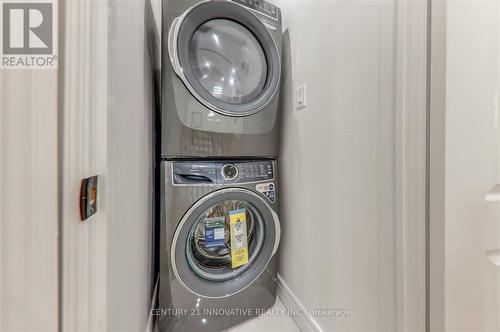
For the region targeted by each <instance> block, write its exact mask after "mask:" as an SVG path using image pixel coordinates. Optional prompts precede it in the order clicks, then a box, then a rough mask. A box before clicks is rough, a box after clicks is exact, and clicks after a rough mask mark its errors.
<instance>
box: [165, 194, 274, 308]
mask: <svg viewBox="0 0 500 332" xmlns="http://www.w3.org/2000/svg"><path fill="white" fill-rule="evenodd" d="M278 242H279V221H278V220H277V216H276V213H274V211H273V210H272V209H271V208H270V206H269V205H268V204H267V203H266V202H265V201H264V199H263V198H261V197H260V196H259V195H258V194H256V193H253V192H251V191H249V190H246V189H239V188H238V189H236V188H231V189H221V190H219V191H216V192H213V193H211V194H209V195H207V196H206V197H204V198H202V199H201V200H200V201H198V202H197V203H196V204H195V205H193V207H191V208H190V209H189V211H187V213H186V214H185V215H184V217H183V218H182V220H181V221H180V222H179V225H178V227H177V229H176V231H175V234H174V239H173V242H172V249H171V250H172V251H171V261H172V262H171V263H172V267H173V270H174V273H175V275H176V277H177V278H178V280H179V281H180V282H181V283H182V284H183V285H184V286H185V287H186V288H187V289H188V290H190V291H191V292H193V293H195V294H197V295H199V296H203V297H210V298H218V297H225V296H228V295H231V294H235V293H237V292H239V291H241V290H242V289H244V288H246V287H248V286H249V285H250V284H251V283H252V282H253V281H255V280H256V279H257V278H258V277H259V275H260V274H261V273H262V272H263V271H264V269H265V268H266V266H267V264H268V263H269V260H270V259H271V257H272V256H273V255H274V253H275V251H276V249H277V244H278Z"/></svg>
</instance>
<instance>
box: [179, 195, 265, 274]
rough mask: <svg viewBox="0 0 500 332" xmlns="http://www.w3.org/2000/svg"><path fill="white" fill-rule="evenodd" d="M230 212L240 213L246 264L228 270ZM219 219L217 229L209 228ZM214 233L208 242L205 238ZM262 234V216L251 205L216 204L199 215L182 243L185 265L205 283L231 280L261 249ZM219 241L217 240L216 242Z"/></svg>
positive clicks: (237, 203) (233, 202) (240, 202)
mask: <svg viewBox="0 0 500 332" xmlns="http://www.w3.org/2000/svg"><path fill="white" fill-rule="evenodd" d="M231 211H244V214H245V221H244V225H245V226H246V242H247V249H248V256H249V259H248V263H246V264H243V265H242V266H239V267H236V268H233V267H232V257H231V240H232V239H231V235H230V232H231V225H230V219H231V217H230V213H231ZM219 220H220V221H221V222H220V223H219V224H218V225H217V226H218V227H216V228H215V227H210V226H212V225H210V224H213V223H214V221H215V222H217V221H219ZM217 232H219V233H221V235H220V236H219V238H217V239H216V240H215V241H212V238H210V239H207V234H212V233H217ZM222 233H223V234H222ZM264 233H265V228H264V222H263V221H262V216H261V215H260V213H259V212H258V211H257V210H256V209H255V208H254V207H253V206H252V205H250V204H248V203H246V202H242V201H236V200H230V201H223V202H220V203H216V204H214V205H213V206H211V207H210V208H209V209H207V210H206V211H205V212H204V213H202V214H201V215H200V216H199V217H198V218H197V220H196V221H195V222H194V223H193V226H191V231H190V232H189V235H188V239H187V241H186V256H187V258H188V262H189V265H190V267H191V269H192V270H193V271H194V272H195V273H196V274H197V275H198V276H200V277H202V278H205V279H207V280H213V281H220V280H227V279H231V278H234V277H236V276H237V275H239V274H241V273H242V272H243V271H244V270H246V269H247V268H248V267H249V266H250V265H251V263H252V262H253V261H254V260H255V258H256V256H257V255H258V253H259V251H260V249H261V248H262V243H263V240H264ZM222 237H223V238H222ZM219 239H220V241H217V240H219ZM214 242H215V244H212V243H214Z"/></svg>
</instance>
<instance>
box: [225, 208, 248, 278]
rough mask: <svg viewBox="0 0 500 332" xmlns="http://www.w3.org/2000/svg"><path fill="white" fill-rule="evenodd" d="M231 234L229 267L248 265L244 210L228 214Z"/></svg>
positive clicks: (245, 215)
mask: <svg viewBox="0 0 500 332" xmlns="http://www.w3.org/2000/svg"><path fill="white" fill-rule="evenodd" d="M229 225H230V233H231V267H232V268H233V269H234V268H237V267H239V266H242V265H245V264H247V263H248V243H247V214H246V209H240V210H234V211H230V212H229Z"/></svg>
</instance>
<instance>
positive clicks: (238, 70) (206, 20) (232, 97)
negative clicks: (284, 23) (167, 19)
mask: <svg viewBox="0 0 500 332" xmlns="http://www.w3.org/2000/svg"><path fill="white" fill-rule="evenodd" d="M168 51H169V54H170V60H171V62H172V65H173V67H174V70H175V72H176V73H177V75H178V76H179V77H180V78H181V80H182V81H183V83H184V85H185V86H186V87H187V88H188V90H189V91H190V93H191V94H192V95H193V96H194V97H196V99H198V101H199V102H200V103H202V104H203V105H205V106H206V107H208V108H210V109H211V110H214V111H216V112H218V113H221V114H224V115H229V116H245V115H250V114H253V113H256V112H258V111H260V110H261V109H262V108H264V107H265V106H266V105H267V104H268V103H269V102H270V101H271V99H272V97H273V96H274V95H275V94H276V92H277V90H278V87H279V82H280V72H281V70H280V67H281V63H280V60H281V59H280V56H279V52H278V47H277V46H276V43H275V41H274V39H273V37H272V35H271V34H270V32H269V31H268V30H267V28H266V26H265V25H264V23H263V22H262V21H261V20H260V19H259V18H257V16H256V15H255V14H254V13H252V12H251V11H250V10H248V9H246V8H244V7H243V6H241V5H239V4H235V3H233V2H231V1H227V0H223V1H219V0H211V1H206V2H201V3H199V4H197V5H195V6H194V7H191V8H190V9H189V10H188V11H186V12H185V13H184V14H183V15H182V16H180V17H178V18H176V19H175V20H174V22H173V23H172V26H171V28H170V31H169V42H168Z"/></svg>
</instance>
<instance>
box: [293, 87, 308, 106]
mask: <svg viewBox="0 0 500 332" xmlns="http://www.w3.org/2000/svg"><path fill="white" fill-rule="evenodd" d="M296 96H297V98H296V105H295V108H296V109H298V110H300V109H303V108H305V107H306V106H307V84H302V85H299V86H298V87H297V90H296Z"/></svg>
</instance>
